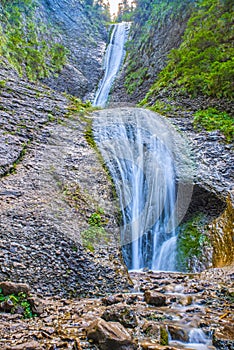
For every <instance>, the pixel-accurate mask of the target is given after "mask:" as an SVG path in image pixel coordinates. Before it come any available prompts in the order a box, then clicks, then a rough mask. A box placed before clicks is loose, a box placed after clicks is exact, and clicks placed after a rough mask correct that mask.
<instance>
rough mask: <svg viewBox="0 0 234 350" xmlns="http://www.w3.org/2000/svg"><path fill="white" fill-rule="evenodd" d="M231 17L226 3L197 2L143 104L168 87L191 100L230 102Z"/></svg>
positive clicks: (233, 71)
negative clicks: (208, 98)
mask: <svg viewBox="0 0 234 350" xmlns="http://www.w3.org/2000/svg"><path fill="white" fill-rule="evenodd" d="M233 16H234V10H233V2H232V1H230V0H202V1H197V6H196V7H195V9H194V11H193V14H192V16H191V17H190V20H189V21H188V25H187V29H186V31H185V34H184V37H183V42H182V44H181V45H180V47H179V48H178V49H173V50H171V52H170V54H169V56H168V64H167V66H166V67H165V68H164V69H163V70H162V71H161V73H160V75H159V78H158V79H157V81H156V82H155V84H154V85H153V86H152V87H151V89H150V91H149V93H148V95H147V98H146V100H150V99H151V97H152V96H153V95H155V94H157V93H158V92H160V91H161V90H163V89H167V88H168V87H170V88H173V89H177V90H178V92H180V93H181V92H185V93H186V94H189V95H190V96H191V97H195V96H197V95H198V94H203V95H206V96H214V97H217V98H222V97H225V98H228V99H231V98H233V90H234V89H233V81H234V59H233V57H234V48H233V46H232V45H231V44H232V40H233Z"/></svg>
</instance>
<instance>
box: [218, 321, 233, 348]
mask: <svg viewBox="0 0 234 350" xmlns="http://www.w3.org/2000/svg"><path fill="white" fill-rule="evenodd" d="M213 345H214V346H215V347H216V348H217V349H218V350H232V349H234V328H233V325H224V326H221V327H219V328H218V329H216V330H215V332H214V334H213Z"/></svg>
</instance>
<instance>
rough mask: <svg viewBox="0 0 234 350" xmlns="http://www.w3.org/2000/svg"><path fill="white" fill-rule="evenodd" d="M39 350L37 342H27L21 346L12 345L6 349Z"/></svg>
mask: <svg viewBox="0 0 234 350" xmlns="http://www.w3.org/2000/svg"><path fill="white" fill-rule="evenodd" d="M12 349H14V350H41V349H42V346H41V345H40V343H38V342H37V341H34V340H32V341H29V342H26V343H23V344H17V345H13V346H11V347H6V350H12Z"/></svg>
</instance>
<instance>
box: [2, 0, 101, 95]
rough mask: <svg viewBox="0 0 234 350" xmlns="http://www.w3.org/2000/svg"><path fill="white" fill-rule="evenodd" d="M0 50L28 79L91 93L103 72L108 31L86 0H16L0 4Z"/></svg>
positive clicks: (67, 89)
mask: <svg viewBox="0 0 234 350" xmlns="http://www.w3.org/2000/svg"><path fill="white" fill-rule="evenodd" d="M0 37H1V42H0V55H1V56H3V57H4V58H6V59H7V60H8V61H9V62H10V63H11V64H12V65H13V67H14V68H16V70H17V71H18V72H19V73H20V74H21V75H22V76H25V77H26V76H27V78H28V79H29V80H34V81H35V80H42V81H43V82H44V83H46V84H47V85H48V86H50V87H52V88H53V89H56V90H58V91H62V92H67V93H70V94H72V95H75V96H77V97H80V98H83V99H88V98H90V99H91V98H92V97H93V96H92V93H94V91H95V90H96V87H97V85H98V81H99V79H100V75H101V73H102V67H101V65H102V57H103V52H104V50H105V42H106V40H107V31H106V28H105V26H104V22H103V20H102V18H101V14H100V13H98V12H97V11H96V12H95V10H94V9H93V7H90V6H88V5H87V3H85V2H84V1H65V0H62V1H57V0H22V1H18V0H14V1H12V2H3V3H2V4H0Z"/></svg>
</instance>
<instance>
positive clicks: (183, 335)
mask: <svg viewBox="0 0 234 350" xmlns="http://www.w3.org/2000/svg"><path fill="white" fill-rule="evenodd" d="M168 331H169V333H170V336H171V338H172V339H173V340H179V341H182V342H185V343H187V342H188V341H189V333H188V330H187V329H186V328H185V327H183V326H180V325H176V324H169V325H168Z"/></svg>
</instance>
